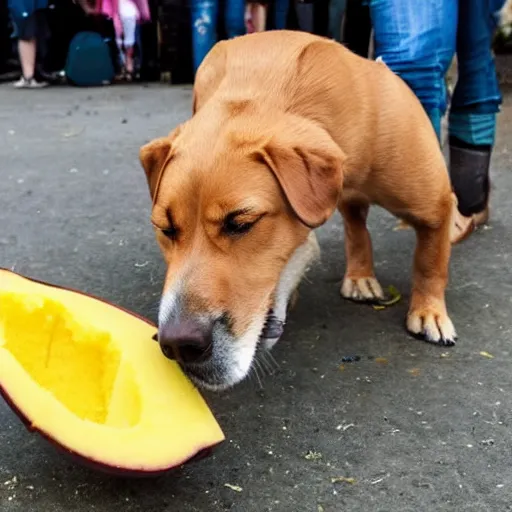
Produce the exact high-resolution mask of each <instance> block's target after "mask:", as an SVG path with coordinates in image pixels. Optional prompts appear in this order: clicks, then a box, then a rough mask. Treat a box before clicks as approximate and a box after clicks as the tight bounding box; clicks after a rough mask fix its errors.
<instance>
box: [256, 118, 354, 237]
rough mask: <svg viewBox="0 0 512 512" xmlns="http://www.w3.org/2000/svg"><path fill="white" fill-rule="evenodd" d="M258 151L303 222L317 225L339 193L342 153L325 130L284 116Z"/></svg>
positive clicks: (333, 208) (330, 210) (335, 201)
mask: <svg viewBox="0 0 512 512" xmlns="http://www.w3.org/2000/svg"><path fill="white" fill-rule="evenodd" d="M258 155H259V156H260V157H261V158H262V159H263V161H264V162H265V163H266V164H267V166H268V167H270V169H271V170H272V172H273V173H274V175H275V177H276V178H277V180H278V181H279V184H280V185H281V188H282V189H283V192H284V194H285V196H286V198H287V199H288V202H289V203H290V205H291V207H292V209H293V211H294V212H295V214H296V215H297V217H298V218H299V219H300V220H301V221H302V222H303V223H304V224H305V225H306V226H308V227H310V228H316V227H318V226H320V225H322V224H323V223H324V222H325V221H326V220H327V219H328V218H329V217H330V216H331V215H332V214H333V212H334V210H335V209H336V206H337V204H338V199H339V197H340V193H341V187H342V183H343V164H344V162H345V154H344V153H343V151H342V150H341V149H340V147H339V146H338V145H337V144H336V143H335V142H334V140H333V139H332V138H331V136H330V135H329V134H328V133H327V131H326V130H324V129H323V128H321V127H320V126H318V125H316V124H314V123H313V122H311V121H308V120H305V119H303V118H300V117H295V116H287V119H285V120H284V121H283V122H280V123H279V124H278V126H276V127H275V129H274V130H273V135H272V136H271V137H270V139H269V140H267V142H266V143H265V144H264V145H263V147H262V148H261V149H260V150H259V151H258Z"/></svg>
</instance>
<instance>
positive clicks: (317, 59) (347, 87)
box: [141, 31, 456, 342]
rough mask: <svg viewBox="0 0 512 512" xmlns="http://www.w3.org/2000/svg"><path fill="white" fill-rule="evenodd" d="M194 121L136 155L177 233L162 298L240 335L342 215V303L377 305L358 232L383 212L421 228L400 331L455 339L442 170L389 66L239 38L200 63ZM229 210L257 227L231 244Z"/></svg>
mask: <svg viewBox="0 0 512 512" xmlns="http://www.w3.org/2000/svg"><path fill="white" fill-rule="evenodd" d="M193 110H194V115H193V117H192V118H191V119H190V120H189V121H187V122H186V123H184V124H183V125H182V126H181V127H180V130H179V136H178V137H176V138H175V139H174V141H171V140H170V138H169V139H167V143H163V141H162V140H157V141H155V142H153V143H150V144H149V145H147V146H145V147H144V148H143V150H142V151H141V161H142V163H143V165H144V167H145V169H146V173H147V175H148V180H149V182H150V188H151V189H152V190H153V191H154V190H155V186H156V185H155V181H154V180H155V179H156V178H154V176H155V175H161V181H160V185H159V191H158V197H156V198H154V202H155V205H154V210H153V222H154V224H155V226H156V227H157V228H162V229H166V228H168V227H169V225H170V223H173V224H174V225H175V226H176V227H178V228H179V231H180V237H179V240H178V241H171V240H169V239H168V238H166V237H165V236H164V235H163V234H161V233H160V232H159V230H158V229H157V238H158V241H159V243H160V246H161V248H162V251H163V253H164V255H165V258H166V261H167V262H168V264H169V269H168V273H167V278H166V288H168V287H169V286H173V283H174V284H175V283H176V282H177V280H179V281H180V283H182V284H183V286H185V288H186V291H185V295H186V297H187V300H188V303H189V304H188V305H189V308H191V309H198V310H203V311H204V310H208V311H227V312H229V315H230V318H231V319H232V322H233V326H234V331H235V333H238V334H242V333H243V332H244V331H245V330H246V329H247V328H248V326H249V325H250V324H251V321H252V319H253V318H254V316H255V315H256V314H259V313H261V312H262V311H265V310H267V309H268V308H269V307H270V306H271V305H272V298H273V293H274V291H275V288H276V284H277V282H278V280H279V276H280V272H281V271H282V269H283V266H284V264H285V263H286V262H287V261H288V260H289V258H290V256H291V255H292V253H293V252H294V250H295V249H296V248H297V247H298V246H300V245H301V244H303V243H304V242H305V240H306V238H307V236H308V233H309V230H310V228H312V227H316V226H319V225H321V224H322V223H323V222H325V220H327V218H328V217H329V216H330V215H331V214H332V212H333V210H334V209H335V208H336V204H337V205H338V208H339V210H340V212H341V213H342V215H343V218H344V223H345V246H346V254H347V271H346V275H345V283H344V290H346V291H345V292H344V293H343V294H344V295H349V297H348V298H355V299H358V300H363V299H372V298H373V299H375V298H378V296H379V295H381V294H382V290H380V286H378V283H377V282H376V280H374V270H373V256H372V247H371V241H370V237H369V234H368V231H367V229H366V216H367V212H368V208H369V206H370V205H371V204H377V205H380V206H381V207H383V208H385V209H387V210H389V211H390V212H392V213H393V214H395V215H396V216H398V217H400V218H402V219H404V220H405V221H407V222H408V223H409V224H411V225H412V226H413V227H414V228H415V229H416V233H417V238H418V244H417V249H416V254H415V258H414V272H413V286H412V297H411V304H410V310H409V314H408V321H407V324H408V328H409V329H410V330H411V331H412V332H414V333H417V334H420V333H422V334H424V335H426V336H427V338H429V339H430V340H431V341H441V342H443V341H445V342H449V341H452V340H453V339H454V337H455V331H454V329H453V325H452V324H451V321H450V319H449V317H448V315H447V312H446V307H445V300H444V291H445V287H446V284H447V280H448V261H449V257H450V227H451V219H452V209H453V205H454V203H453V196H452V192H451V187H450V182H449V178H448V172H447V169H446V166H445V162H444V159H443V156H442V154H441V151H440V148H439V144H438V142H437V138H436V135H435V133H434V130H433V128H432V126H431V123H430V121H429V119H428V117H427V116H426V114H425V112H424V111H423V108H422V107H421V105H420V103H419V101H418V100H417V99H416V97H415V96H414V94H413V93H412V92H411V91H410V89H409V88H408V87H407V86H406V85H405V83H404V82H403V81H402V80H401V79H399V78H398V77H396V76H395V75H394V74H393V73H392V72H391V71H390V70H389V69H388V68H387V66H385V65H382V64H379V63H375V62H371V61H369V60H365V59H362V58H359V57H358V56H356V55H354V54H353V53H351V52H349V51H348V50H346V49H345V48H343V47H342V46H341V45H339V44H337V43H334V42H331V41H328V40H325V39H321V38H318V37H316V36H313V35H310V34H306V33H302V32H287V31H274V32H265V33H261V34H253V35H249V36H244V37H240V38H236V39H234V40H230V41H225V42H221V43H218V44H217V45H216V46H215V47H214V48H213V50H212V51H211V52H210V53H209V55H208V56H207V57H206V59H205V60H204V61H203V63H202V65H201V67H200V69H199V71H198V73H197V78H196V83H195V87H194V106H193ZM171 147H172V150H171V149H170V148H171ZM170 153H172V156H171V157H169V154H170ZM164 163H165V165H164ZM162 167H164V168H162ZM158 179H159V178H158ZM455 210H456V209H455ZM233 211H242V212H241V214H240V215H239V220H241V221H244V222H245V221H252V220H256V219H259V220H258V222H257V223H256V225H255V226H254V228H253V229H252V230H251V231H250V232H248V233H247V234H246V235H244V236H241V237H239V238H236V237H235V238H230V237H227V236H226V235H225V234H223V232H222V225H223V222H224V221H225V218H226V216H227V215H229V214H230V213H231V212H233ZM347 290H350V291H347Z"/></svg>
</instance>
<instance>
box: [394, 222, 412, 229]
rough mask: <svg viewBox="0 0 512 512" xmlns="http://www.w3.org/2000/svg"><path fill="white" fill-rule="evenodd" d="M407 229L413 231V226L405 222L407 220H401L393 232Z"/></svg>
mask: <svg viewBox="0 0 512 512" xmlns="http://www.w3.org/2000/svg"><path fill="white" fill-rule="evenodd" d="M406 229H411V226H410V225H409V224H407V222H405V220H402V219H400V220H399V221H398V224H397V225H396V226H395V227H394V228H393V231H404V230H406Z"/></svg>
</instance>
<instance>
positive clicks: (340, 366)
mask: <svg viewBox="0 0 512 512" xmlns="http://www.w3.org/2000/svg"><path fill="white" fill-rule="evenodd" d="M338 369H339V371H340V372H344V371H345V365H344V364H340V365H339V366H338Z"/></svg>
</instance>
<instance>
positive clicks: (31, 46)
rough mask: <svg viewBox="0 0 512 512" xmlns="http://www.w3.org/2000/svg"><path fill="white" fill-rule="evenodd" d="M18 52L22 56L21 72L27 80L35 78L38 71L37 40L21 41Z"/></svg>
mask: <svg viewBox="0 0 512 512" xmlns="http://www.w3.org/2000/svg"><path fill="white" fill-rule="evenodd" d="M18 52H19V55H20V63H21V72H22V73H23V76H24V77H25V79H27V80H30V79H31V78H33V77H34V73H35V70H36V54H37V45H36V40H35V39H29V40H28V41H24V40H23V39H20V40H19V41H18Z"/></svg>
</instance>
